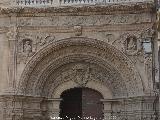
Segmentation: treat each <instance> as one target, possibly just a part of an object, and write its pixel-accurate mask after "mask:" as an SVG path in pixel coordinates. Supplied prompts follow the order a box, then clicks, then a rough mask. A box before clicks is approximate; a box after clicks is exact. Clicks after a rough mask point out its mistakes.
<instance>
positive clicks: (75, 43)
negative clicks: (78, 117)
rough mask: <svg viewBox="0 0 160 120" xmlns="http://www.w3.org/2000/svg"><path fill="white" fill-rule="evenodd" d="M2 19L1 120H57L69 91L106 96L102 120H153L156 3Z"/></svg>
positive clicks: (18, 12) (13, 10) (17, 10)
mask: <svg viewBox="0 0 160 120" xmlns="http://www.w3.org/2000/svg"><path fill="white" fill-rule="evenodd" d="M135 8H136V9H135ZM0 15H1V17H0V54H1V56H2V58H0V63H1V64H0V82H1V83H2V84H0V93H1V95H0V120H47V119H51V116H53V117H58V116H59V111H60V108H59V104H60V102H61V100H62V99H61V98H60V95H61V93H62V92H64V91H65V90H67V89H71V88H74V87H87V88H91V89H94V90H97V91H98V92H100V93H101V94H102V95H103V98H104V99H102V100H101V102H103V104H104V110H103V111H104V117H105V119H106V120H109V119H111V117H115V118H116V119H117V120H156V119H158V107H157V106H158V94H157V92H156V91H157V89H156V87H155V86H156V82H158V80H157V72H158V66H157V60H158V56H157V53H158V51H157V46H156V45H157V38H156V34H157V32H156V12H155V4H154V2H138V3H136V2H135V3H134V2H133V3H125V4H111V5H91V6H90V5H87V6H86V5H85V6H69V7H68V6H65V7H20V6H13V7H10V6H9V7H1V10H0ZM149 47H150V49H151V50H150V49H149Z"/></svg>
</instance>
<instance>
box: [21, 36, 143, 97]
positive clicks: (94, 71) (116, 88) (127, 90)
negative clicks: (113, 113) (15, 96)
mask: <svg viewBox="0 0 160 120" xmlns="http://www.w3.org/2000/svg"><path fill="white" fill-rule="evenodd" d="M69 80H72V81H74V82H75V83H77V84H78V85H79V86H81V87H84V86H85V85H86V84H87V83H88V81H90V80H92V81H96V82H99V83H101V84H103V85H106V87H108V88H109V89H110V90H111V91H112V93H113V95H114V97H125V96H136V95H140V94H143V84H142V81H141V78H140V75H139V73H138V72H137V71H136V69H135V67H134V65H133V64H132V62H131V61H130V60H129V58H128V57H126V56H125V54H123V53H121V52H120V51H119V50H117V49H115V48H114V47H113V46H111V45H108V44H107V43H105V42H102V41H99V40H94V39H89V38H68V39H64V40H60V41H56V42H54V43H51V44H50V45H48V46H46V47H45V48H43V49H41V50H40V51H39V52H37V53H36V54H35V55H34V56H33V57H32V59H31V60H30V61H29V62H28V64H27V65H26V68H25V70H24V72H23V73H22V76H21V79H20V81H21V82H20V85H19V90H20V92H22V93H23V94H30V95H43V96H48V95H49V94H50V92H53V91H54V89H55V88H56V87H57V86H59V85H61V84H62V83H63V82H65V81H69Z"/></svg>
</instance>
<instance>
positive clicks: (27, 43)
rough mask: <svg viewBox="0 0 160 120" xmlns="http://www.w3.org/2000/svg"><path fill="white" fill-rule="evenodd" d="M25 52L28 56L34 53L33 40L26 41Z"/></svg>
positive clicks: (24, 44)
mask: <svg viewBox="0 0 160 120" xmlns="http://www.w3.org/2000/svg"><path fill="white" fill-rule="evenodd" d="M23 52H24V53H25V54H26V56H30V53H31V52H32V45H31V40H26V41H24V43H23Z"/></svg>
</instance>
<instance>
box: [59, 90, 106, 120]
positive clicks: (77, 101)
mask: <svg viewBox="0 0 160 120" xmlns="http://www.w3.org/2000/svg"><path fill="white" fill-rule="evenodd" d="M61 98H62V99H63V100H62V101H61V104H60V110H61V111H60V118H62V119H64V120H93V119H95V120H102V119H103V103H102V102H101V101H100V99H103V96H102V95H101V94H100V93H99V92H97V91H95V90H93V89H89V88H73V89H69V90H66V91H64V92H63V93H62V94H61Z"/></svg>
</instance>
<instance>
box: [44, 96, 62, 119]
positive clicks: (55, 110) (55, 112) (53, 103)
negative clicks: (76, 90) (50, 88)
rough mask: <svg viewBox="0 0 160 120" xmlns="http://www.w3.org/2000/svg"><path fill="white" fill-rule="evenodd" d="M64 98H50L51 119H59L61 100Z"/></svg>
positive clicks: (49, 111) (49, 110)
mask: <svg viewBox="0 0 160 120" xmlns="http://www.w3.org/2000/svg"><path fill="white" fill-rule="evenodd" d="M61 100H62V99H60V98H53V99H48V100H47V101H48V113H49V117H50V119H51V120H59V113H60V102H61Z"/></svg>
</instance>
